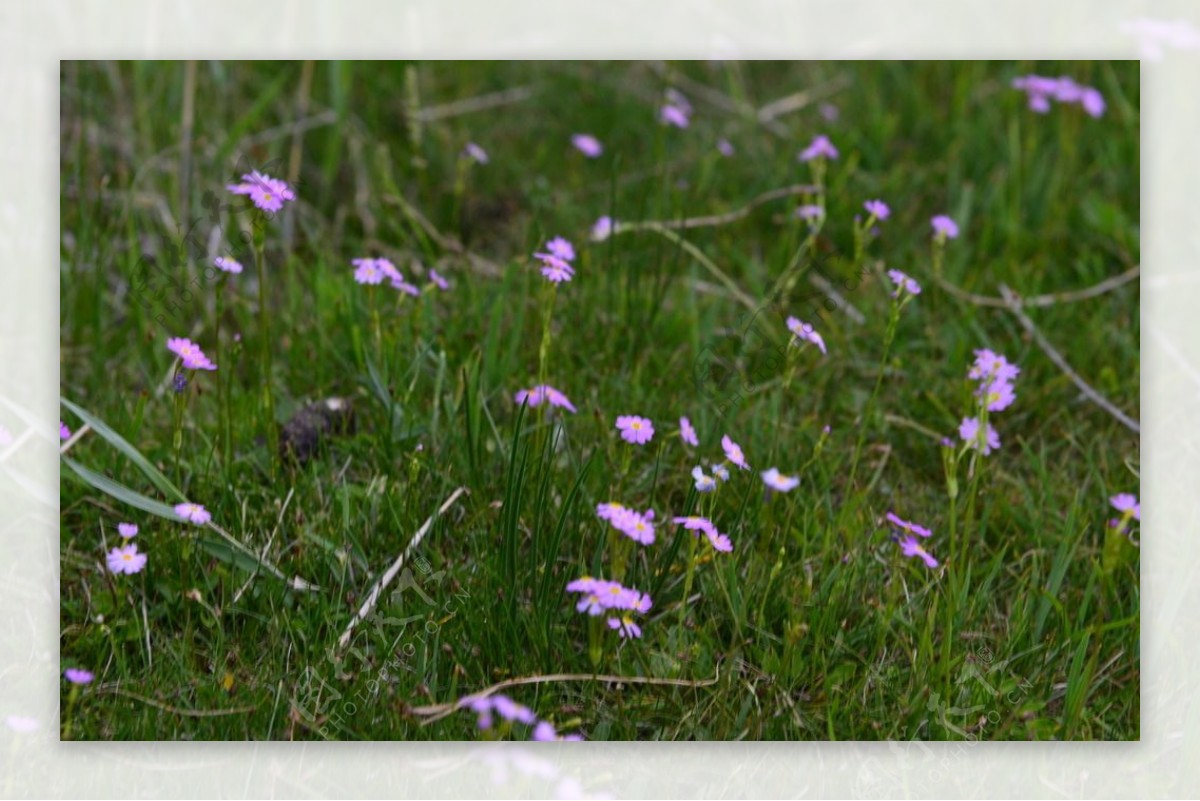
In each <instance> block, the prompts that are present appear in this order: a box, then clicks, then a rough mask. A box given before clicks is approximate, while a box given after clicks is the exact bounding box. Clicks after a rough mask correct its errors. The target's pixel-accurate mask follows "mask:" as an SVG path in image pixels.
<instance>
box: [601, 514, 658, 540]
mask: <svg viewBox="0 0 1200 801" xmlns="http://www.w3.org/2000/svg"><path fill="white" fill-rule="evenodd" d="M653 520H654V510H653V509H648V510H646V511H645V512H636V511H634V510H632V509H621V510H620V511H616V512H613V514H612V516H611V517H610V518H609V522H610V523H612V525H613V527H614V528H615V529H617V531H620V532H621V533H622V534H624V535H625V536H627V537H629V538H630V539H631V540H633V541H634V542H637V543H640V544H642V545H653V544H654V523H653Z"/></svg>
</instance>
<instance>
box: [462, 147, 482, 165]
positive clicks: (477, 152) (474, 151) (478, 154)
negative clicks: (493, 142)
mask: <svg viewBox="0 0 1200 801" xmlns="http://www.w3.org/2000/svg"><path fill="white" fill-rule="evenodd" d="M463 154H464V155H465V156H466V157H467V158H469V159H471V160H472V161H474V162H476V163H477V164H487V163H488V154H487V151H486V150H484V149H483V148H482V147H480V146H479V145H477V144H475V143H474V142H467V144H466V145H465V146H464V147H463Z"/></svg>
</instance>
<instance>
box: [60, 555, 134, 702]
mask: <svg viewBox="0 0 1200 801" xmlns="http://www.w3.org/2000/svg"><path fill="white" fill-rule="evenodd" d="M142 558H143V559H145V558H146V557H144V556H143V557H142ZM133 572H135V573H136V572H137V571H136V570H135V571H133ZM63 676H64V677H66V679H67V681H69V682H71V683H72V684H91V683H92V680H93V679H95V678H96V674H94V673H92V671H90V670H84V669H83V668H67V669H66V670H64V671H63Z"/></svg>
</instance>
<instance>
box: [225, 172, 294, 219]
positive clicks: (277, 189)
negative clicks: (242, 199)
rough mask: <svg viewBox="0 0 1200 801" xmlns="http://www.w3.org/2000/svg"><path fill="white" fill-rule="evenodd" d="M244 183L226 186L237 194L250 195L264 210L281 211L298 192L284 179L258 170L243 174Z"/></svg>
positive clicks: (255, 203) (256, 204)
mask: <svg viewBox="0 0 1200 801" xmlns="http://www.w3.org/2000/svg"><path fill="white" fill-rule="evenodd" d="M242 181H243V182H244V183H240V184H229V185H228V186H227V187H226V188H227V189H228V190H229V191H230V192H232V193H233V194H235V195H249V196H250V200H252V201H254V205H255V206H258V207H259V208H260V209H262V210H263V211H279V210H280V209H282V208H283V204H284V203H286V202H287V201H290V200H295V199H296V193H295V192H293V191H292V190H291V188H290V187H289V186H288V185H287V184H286V183H285V182H283V181H281V180H279V179H278V178H272V177H271V176H269V175H265V174H263V173H260V172H259V171H258V170H255V171H253V172H251V173H250V174H248V175H243V176H242Z"/></svg>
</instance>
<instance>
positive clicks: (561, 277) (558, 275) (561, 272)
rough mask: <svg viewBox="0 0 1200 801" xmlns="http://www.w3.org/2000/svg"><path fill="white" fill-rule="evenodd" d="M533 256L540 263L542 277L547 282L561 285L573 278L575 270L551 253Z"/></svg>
mask: <svg viewBox="0 0 1200 801" xmlns="http://www.w3.org/2000/svg"><path fill="white" fill-rule="evenodd" d="M533 256H534V258H536V259H539V260H540V261H541V262H542V275H543V276H545V278H546V280H547V281H550V282H551V283H555V284H561V283H562V282H564V281H570V280H571V279H572V278H574V277H575V268H574V267H572V266H571V265H570V264H568V263H567V262H566V261H565V260H564V259H561V258H559V257H558V256H555V255H554V254H552V253H534V254H533Z"/></svg>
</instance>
